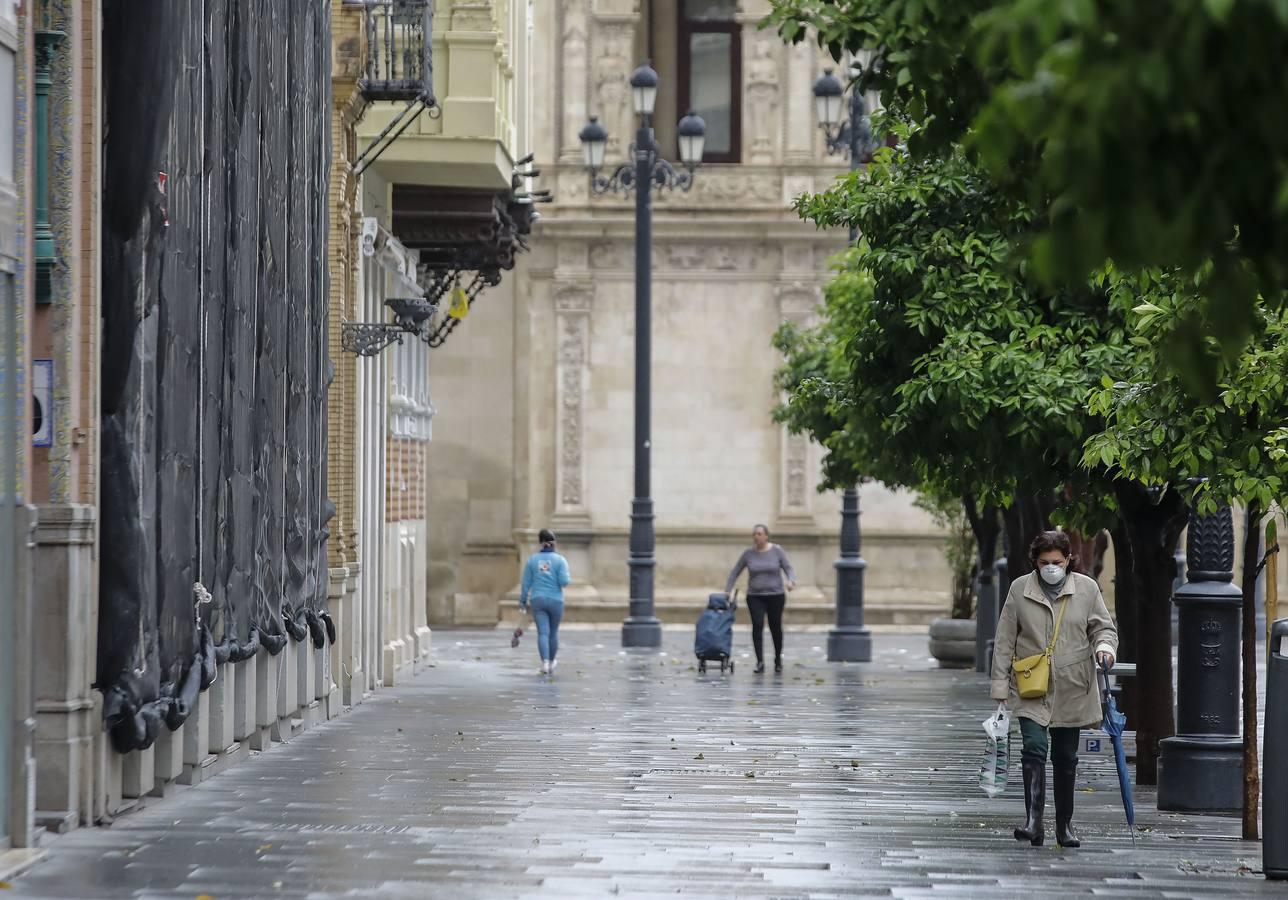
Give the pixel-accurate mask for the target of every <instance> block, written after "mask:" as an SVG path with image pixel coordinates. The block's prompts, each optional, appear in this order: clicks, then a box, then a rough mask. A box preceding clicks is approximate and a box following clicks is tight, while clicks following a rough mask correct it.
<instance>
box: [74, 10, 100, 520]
mask: <svg viewBox="0 0 1288 900" xmlns="http://www.w3.org/2000/svg"><path fill="white" fill-rule="evenodd" d="M100 5H101V0H81V22H83V23H93V24H94V25H96V24H97V23H98V22H99V21H100V9H99V7H100ZM98 43H99V41H98V30H97V28H95V27H87V28H84V29H83V30H82V33H81V54H80V68H81V74H80V79H81V90H82V106H81V109H82V110H83V115H82V122H81V129H80V135H81V154H80V155H81V168H80V178H79V192H80V195H81V197H82V198H83V199H82V201H81V203H82V206H81V223H80V228H81V236H80V250H81V260H82V262H81V266H80V302H79V304H78V306H79V309H80V329H79V330H80V333H79V341H80V353H79V357H80V372H79V373H78V377H79V379H80V401H81V403H80V411H79V413H78V415H77V418H76V419H75V420H73V422H72V428H73V432H72V446H73V448H75V449H76V450H78V452H79V455H80V462H81V465H80V478H79V483H78V484H77V485H76V486H75V487H74V488H73V490H72V494H73V497H74V499H75V500H76V501H77V502H80V503H88V504H91V505H94V506H97V505H98V439H99V421H98V410H99V402H98V378H99V344H98V336H99V334H98V333H99V316H100V314H101V305H102V304H101V300H100V297H99V293H98V278H99V264H98V247H99V231H98V229H99V222H100V221H101V218H100V210H101V208H102V203H101V201H102V195H101V193H100V191H101V184H102V178H101V174H100V172H99V147H100V146H101V137H102V134H101V130H100V128H99V126H100V124H101V123H100V121H99V116H98V109H99V98H98V95H97V87H98V64H99V63H98V58H97V57H98ZM78 428H79V429H84V430H83V431H78V430H76V429H78Z"/></svg>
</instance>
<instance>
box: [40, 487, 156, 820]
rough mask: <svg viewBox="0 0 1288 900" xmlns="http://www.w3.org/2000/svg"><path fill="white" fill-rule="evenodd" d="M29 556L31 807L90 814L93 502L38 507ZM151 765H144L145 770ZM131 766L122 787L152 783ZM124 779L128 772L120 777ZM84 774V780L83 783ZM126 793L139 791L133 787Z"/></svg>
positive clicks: (96, 725)
mask: <svg viewBox="0 0 1288 900" xmlns="http://www.w3.org/2000/svg"><path fill="white" fill-rule="evenodd" d="M38 516H39V519H38V524H37V527H36V532H35V549H34V558H33V560H32V562H33V566H32V581H33V592H34V596H35V598H36V602H35V604H34V606H35V620H34V625H35V649H36V659H38V660H39V664H38V665H36V666H35V667H34V668H35V673H34V674H35V683H36V742H35V743H36V751H35V752H36V757H37V759H38V761H39V765H38V766H37V767H36V808H37V809H39V810H40V811H41V814H42V815H46V816H47V815H51V814H52V815H58V816H61V815H62V814H65V813H71V814H72V815H73V816H74V819H75V821H77V822H85V821H90V819H91V816H92V813H91V812H90V810H89V809H88V808H87V807H86V806H85V802H86V798H87V797H90V796H92V795H93V794H94V793H95V786H94V785H93V783H92V779H93V777H94V772H95V767H94V766H93V765H92V750H93V741H94V735H95V733H96V732H97V731H98V730H99V729H100V727H101V722H100V721H99V720H98V719H96V718H94V716H93V711H94V708H95V703H94V691H93V690H91V688H90V683H91V682H92V681H93V679H94V674H95V672H94V670H95V666H96V665H97V663H96V658H97V648H98V643H97V642H98V630H97V628H98V625H97V623H98V609H97V603H96V602H95V598H96V597H97V593H96V591H95V590H94V580H93V579H94V571H93V544H94V522H95V510H94V507H92V506H82V505H77V504H59V505H49V506H42V507H40V509H39V512H38ZM149 772H150V770H149ZM149 772H142V771H141V770H140V769H138V768H137V767H136V769H135V770H134V771H133V772H131V773H130V775H131V776H133V777H134V781H133V782H132V783H131V784H130V786H129V789H130V790H134V791H138V790H139V789H140V788H139V784H140V782H139V781H138V778H139V777H142V776H146V779H145V780H144V781H143V782H141V784H142V785H143V787H142V788H141V789H142V791H143V793H147V791H150V790H151V789H152V779H151V776H150V774H149ZM127 780H128V779H127ZM87 781H88V782H89V783H87ZM131 796H136V797H137V796H140V795H139V794H138V793H134V794H131Z"/></svg>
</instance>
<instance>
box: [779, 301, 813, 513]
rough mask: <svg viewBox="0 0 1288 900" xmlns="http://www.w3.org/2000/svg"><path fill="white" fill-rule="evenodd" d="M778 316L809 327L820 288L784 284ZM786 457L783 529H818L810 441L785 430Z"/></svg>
mask: <svg viewBox="0 0 1288 900" xmlns="http://www.w3.org/2000/svg"><path fill="white" fill-rule="evenodd" d="M775 293H776V294H777V298H778V314H779V317H780V318H781V319H782V320H783V321H784V322H791V323H792V324H794V325H797V326H800V327H805V326H807V325H808V324H809V323H810V321H811V319H812V318H813V316H814V310H815V307H816V306H817V305H818V299H819V298H818V288H817V287H815V286H814V285H810V284H806V283H804V282H801V281H792V282H788V283H784V284H780V285H778V286H777V288H776V289H775ZM781 430H782V444H781V446H782V455H781V457H780V466H779V469H780V471H779V479H780V481H779V483H780V487H779V494H778V498H779V500H778V521H777V524H778V526H779V527H783V526H792V527H808V528H812V527H813V526H814V494H815V491H814V487H815V484H816V479H817V475H816V467H815V465H814V464H813V453H812V450H811V447H810V442H809V438H808V437H806V436H805V435H803V434H792V433H790V432H789V431H788V430H787V427H786V426H783V428H782V429H781Z"/></svg>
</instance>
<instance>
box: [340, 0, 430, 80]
mask: <svg viewBox="0 0 1288 900" xmlns="http://www.w3.org/2000/svg"><path fill="white" fill-rule="evenodd" d="M362 17H363V28H364V31H365V33H366V40H367V65H366V69H365V71H364V72H363V75H362V78H361V79H360V80H359V82H358V87H359V89H360V90H361V91H362V93H363V96H365V97H366V98H367V100H369V101H370V102H372V103H379V102H385V101H388V102H398V101H403V102H407V103H410V102H412V101H416V100H422V101H427V102H426V104H425V105H426V106H433V105H434V100H433V98H434V67H433V62H432V55H433V54H432V39H433V28H432V24H433V19H434V9H433V4H432V3H431V0H366V2H364V3H363V10H362Z"/></svg>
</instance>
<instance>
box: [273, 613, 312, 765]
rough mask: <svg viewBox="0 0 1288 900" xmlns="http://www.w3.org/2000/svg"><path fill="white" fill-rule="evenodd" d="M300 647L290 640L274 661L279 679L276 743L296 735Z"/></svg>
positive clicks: (274, 733) (275, 724)
mask: <svg viewBox="0 0 1288 900" xmlns="http://www.w3.org/2000/svg"><path fill="white" fill-rule="evenodd" d="M306 640H307V638H306ZM300 646H301V643H300V642H296V641H293V640H288V641H287V642H286V646H285V647H284V648H282V652H281V653H279V654H278V656H277V658H276V659H274V660H273V671H274V675H275V677H276V679H277V720H276V721H275V722H274V723H273V725H272V728H273V733H272V737H273V740H275V741H289V740H290V739H291V737H292V735H294V734H295V724H294V719H295V716H296V712H297V711H298V710H299V699H300V696H299V671H300V664H299V658H298V657H299V653H300Z"/></svg>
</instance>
